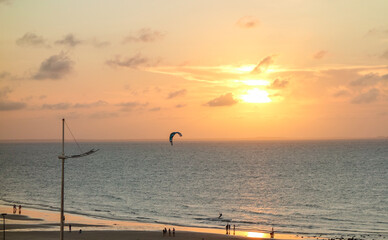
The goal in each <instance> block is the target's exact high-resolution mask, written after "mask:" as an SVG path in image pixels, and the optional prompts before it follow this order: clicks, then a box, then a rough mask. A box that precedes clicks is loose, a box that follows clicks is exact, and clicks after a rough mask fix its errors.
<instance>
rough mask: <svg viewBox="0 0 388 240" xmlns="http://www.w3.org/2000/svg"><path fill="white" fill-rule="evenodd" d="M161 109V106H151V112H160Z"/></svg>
mask: <svg viewBox="0 0 388 240" xmlns="http://www.w3.org/2000/svg"><path fill="white" fill-rule="evenodd" d="M160 110H162V108H161V107H154V108H151V109H150V110H149V111H150V112H158V111H160Z"/></svg>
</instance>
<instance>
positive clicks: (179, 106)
mask: <svg viewBox="0 0 388 240" xmlns="http://www.w3.org/2000/svg"><path fill="white" fill-rule="evenodd" d="M175 107H176V108H183V107H186V104H177V105H175Z"/></svg>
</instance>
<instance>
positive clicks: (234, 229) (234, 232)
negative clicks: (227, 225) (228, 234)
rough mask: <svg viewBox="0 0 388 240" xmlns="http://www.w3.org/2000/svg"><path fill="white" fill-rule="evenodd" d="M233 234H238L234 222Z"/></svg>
mask: <svg viewBox="0 0 388 240" xmlns="http://www.w3.org/2000/svg"><path fill="white" fill-rule="evenodd" d="M233 235H236V225H234V224H233Z"/></svg>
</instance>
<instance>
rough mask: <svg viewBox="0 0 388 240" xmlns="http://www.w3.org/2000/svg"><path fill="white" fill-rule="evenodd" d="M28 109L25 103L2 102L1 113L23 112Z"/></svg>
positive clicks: (0, 103)
mask: <svg viewBox="0 0 388 240" xmlns="http://www.w3.org/2000/svg"><path fill="white" fill-rule="evenodd" d="M26 107H27V104H26V103H24V102H12V101H2V100H0V111H14V110H21V109H24V108H26Z"/></svg>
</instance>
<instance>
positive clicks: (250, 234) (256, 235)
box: [247, 232, 265, 238]
mask: <svg viewBox="0 0 388 240" xmlns="http://www.w3.org/2000/svg"><path fill="white" fill-rule="evenodd" d="M247 237H250V238H264V237H265V233H258V232H248V234H247Z"/></svg>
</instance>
